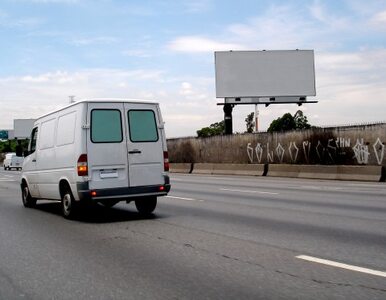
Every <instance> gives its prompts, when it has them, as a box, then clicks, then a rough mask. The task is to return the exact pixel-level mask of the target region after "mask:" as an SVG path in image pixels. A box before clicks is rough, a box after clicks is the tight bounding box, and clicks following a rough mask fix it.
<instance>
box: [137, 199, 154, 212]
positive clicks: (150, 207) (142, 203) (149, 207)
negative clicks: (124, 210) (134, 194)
mask: <svg viewBox="0 0 386 300" xmlns="http://www.w3.org/2000/svg"><path fill="white" fill-rule="evenodd" d="M156 206H157V197H155V196H153V197H146V198H140V199H138V200H135V207H136V208H137V210H138V212H139V213H140V214H141V215H145V216H148V215H150V214H151V213H152V212H153V211H154V210H155V208H156Z"/></svg>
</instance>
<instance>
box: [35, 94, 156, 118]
mask: <svg viewBox="0 0 386 300" xmlns="http://www.w3.org/2000/svg"><path fill="white" fill-rule="evenodd" d="M101 102H110V103H143V104H158V102H156V101H151V100H141V99H127V98H91V99H82V100H79V101H76V102H74V103H71V104H68V105H66V106H63V107H62V108H59V109H57V110H54V111H51V112H49V113H47V114H44V115H41V116H39V118H37V119H36V120H35V122H36V121H37V120H39V119H41V118H44V117H46V116H49V115H51V114H53V113H56V112H59V111H61V110H63V109H66V108H68V107H71V106H75V105H77V104H79V103H101Z"/></svg>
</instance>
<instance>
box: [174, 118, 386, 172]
mask: <svg viewBox="0 0 386 300" xmlns="http://www.w3.org/2000/svg"><path fill="white" fill-rule="evenodd" d="M385 144H386V123H382V124H374V125H361V126H347V127H335V128H316V129H310V130H303V131H291V132H283V133H256V134H237V135H231V136H216V137H211V138H203V139H199V138H192V137H191V138H178V139H169V140H168V150H169V157H170V161H171V162H172V163H189V162H195V163H244V164H248V163H259V164H263V163H270V164H280V163H283V164H322V165H376V166H379V165H386V155H385V152H386V149H385V148H386V146H385Z"/></svg>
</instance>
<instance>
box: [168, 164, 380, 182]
mask: <svg viewBox="0 0 386 300" xmlns="http://www.w3.org/2000/svg"><path fill="white" fill-rule="evenodd" d="M170 171H171V172H172V173H186V174H188V173H193V174H210V175H249V176H272V177H291V178H309V179H330V180H358V181H374V182H378V181H381V182H385V181H386V168H385V167H381V166H337V165H335V166H323V165H287V164H281V165H278V164H269V165H268V164H265V165H263V164H249V165H247V164H213V163H197V164H178V163H172V164H171V165H170Z"/></svg>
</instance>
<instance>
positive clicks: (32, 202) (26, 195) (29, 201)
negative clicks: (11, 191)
mask: <svg viewBox="0 0 386 300" xmlns="http://www.w3.org/2000/svg"><path fill="white" fill-rule="evenodd" d="M21 197H22V201H23V205H24V207H28V208H32V207H35V206H36V198H32V196H31V193H30V192H29V188H28V185H27V184H26V183H23V185H22V188H21Z"/></svg>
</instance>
